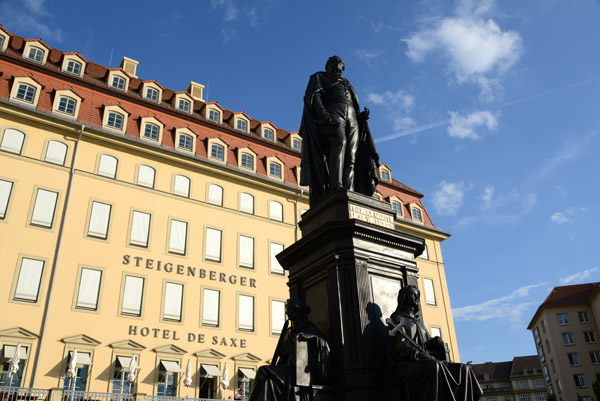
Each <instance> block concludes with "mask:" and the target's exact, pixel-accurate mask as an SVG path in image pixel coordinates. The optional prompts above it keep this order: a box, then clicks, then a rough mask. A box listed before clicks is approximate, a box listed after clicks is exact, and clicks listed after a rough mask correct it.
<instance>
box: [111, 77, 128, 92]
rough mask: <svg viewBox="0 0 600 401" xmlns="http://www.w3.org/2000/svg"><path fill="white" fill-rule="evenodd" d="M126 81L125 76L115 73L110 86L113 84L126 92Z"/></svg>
mask: <svg viewBox="0 0 600 401" xmlns="http://www.w3.org/2000/svg"><path fill="white" fill-rule="evenodd" d="M125 82H126V81H125V78H123V77H120V76H118V75H113V78H112V81H111V83H110V86H112V87H113V88H115V89H118V90H120V91H123V92H125Z"/></svg>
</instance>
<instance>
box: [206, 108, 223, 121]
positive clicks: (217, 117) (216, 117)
mask: <svg viewBox="0 0 600 401" xmlns="http://www.w3.org/2000/svg"><path fill="white" fill-rule="evenodd" d="M208 119H209V120H210V121H212V122H215V123H220V122H221V112H219V111H218V110H215V109H208Z"/></svg>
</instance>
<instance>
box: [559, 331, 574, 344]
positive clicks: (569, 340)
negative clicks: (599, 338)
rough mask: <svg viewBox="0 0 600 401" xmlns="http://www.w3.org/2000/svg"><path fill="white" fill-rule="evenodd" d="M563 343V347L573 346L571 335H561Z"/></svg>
mask: <svg viewBox="0 0 600 401" xmlns="http://www.w3.org/2000/svg"><path fill="white" fill-rule="evenodd" d="M562 338H563V343H564V344H565V345H573V344H575V339H574V338H573V333H562Z"/></svg>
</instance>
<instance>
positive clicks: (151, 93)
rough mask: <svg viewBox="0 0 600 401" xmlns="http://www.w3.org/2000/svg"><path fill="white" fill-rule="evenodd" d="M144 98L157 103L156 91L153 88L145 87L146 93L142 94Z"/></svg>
mask: <svg viewBox="0 0 600 401" xmlns="http://www.w3.org/2000/svg"><path fill="white" fill-rule="evenodd" d="M144 97H145V98H146V100H150V101H151V102H156V103H158V91H157V90H156V89H154V88H150V87H148V88H146V94H145V95H144Z"/></svg>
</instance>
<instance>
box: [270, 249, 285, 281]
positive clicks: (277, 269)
mask: <svg viewBox="0 0 600 401" xmlns="http://www.w3.org/2000/svg"><path fill="white" fill-rule="evenodd" d="M270 251H271V273H275V274H285V272H284V271H283V267H281V265H280V264H279V261H278V260H277V257H276V256H277V254H278V253H279V252H281V251H283V245H281V244H276V243H274V242H271V244H270Z"/></svg>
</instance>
